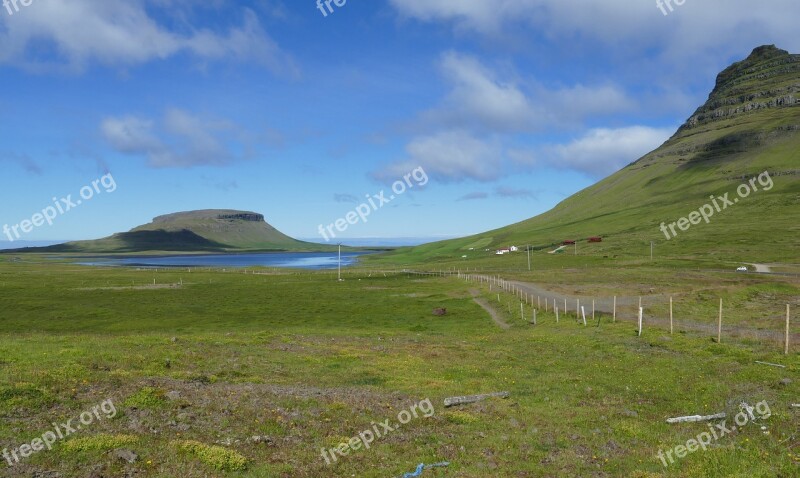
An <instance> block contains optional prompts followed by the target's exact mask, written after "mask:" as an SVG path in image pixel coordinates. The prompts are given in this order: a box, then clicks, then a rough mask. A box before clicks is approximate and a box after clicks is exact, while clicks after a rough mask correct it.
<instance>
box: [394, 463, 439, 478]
mask: <svg viewBox="0 0 800 478" xmlns="http://www.w3.org/2000/svg"><path fill="white" fill-rule="evenodd" d="M449 465H450V462H449V461H443V462H441V463H433V464H432V465H425V464H424V463H420V464H419V465H417V469H416V470H415V471H410V472H408V473H405V474H404V475H403V478H415V477H417V476H421V475H422V472H423V471H425V470H427V469H428V468H443V467H445V466H449Z"/></svg>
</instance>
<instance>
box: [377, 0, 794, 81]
mask: <svg viewBox="0 0 800 478" xmlns="http://www.w3.org/2000/svg"><path fill="white" fill-rule="evenodd" d="M389 2H390V4H392V5H393V6H394V7H395V9H396V10H397V11H398V12H399V13H400V14H401V15H402V16H404V17H407V18H413V19H417V20H420V21H425V22H446V23H448V24H452V25H454V26H455V27H456V28H457V30H459V31H461V32H469V33H472V32H478V33H479V34H482V35H486V36H500V35H504V34H509V32H517V31H518V30H515V29H514V27H522V28H525V27H527V28H530V27H534V28H535V29H536V31H537V32H539V33H540V34H542V35H544V36H546V37H547V38H548V39H549V40H551V41H554V42H558V41H560V40H562V41H567V40H568V39H569V40H571V41H576V40H580V39H583V40H587V41H592V42H600V43H601V44H604V45H608V46H611V47H614V49H615V50H616V51H617V54H618V55H620V54H621V55H625V52H635V54H634V56H636V57H638V55H639V54H641V53H649V54H651V56H652V53H653V52H656V54H657V55H659V54H660V55H661V58H662V60H665V61H667V62H668V63H669V64H670V65H672V66H682V67H683V68H688V69H689V71H693V70H691V66H687V65H698V66H702V67H708V68H712V69H716V68H717V67H718V64H717V63H718V62H719V61H720V59H724V58H726V57H730V56H734V55H741V53H742V51H749V50H751V49H752V48H753V47H755V46H757V45H760V44H765V43H766V44H772V43H775V44H777V45H778V46H779V47H781V48H785V49H789V50H799V49H800V36H798V35H797V18H798V17H800V2H797V1H796V0H770V1H769V2H766V3H764V4H763V5H759V8H753V2H752V0H727V1H726V2H724V4H721V3H720V2H709V1H705V0H687V2H686V3H685V4H684V5H683V6H675V8H674V11H673V12H672V13H669V15H667V16H664V14H663V13H662V12H661V10H659V8H658V7H657V6H656V2H654V1H650V2H648V1H644V2H632V1H631V0H602V1H597V0H469V1H464V0H389ZM673 5H674V2H673ZM510 34H513V33H510ZM703 60H709V61H706V62H704V61H703Z"/></svg>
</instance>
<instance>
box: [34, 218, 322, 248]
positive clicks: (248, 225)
mask: <svg viewBox="0 0 800 478" xmlns="http://www.w3.org/2000/svg"><path fill="white" fill-rule="evenodd" d="M331 249H332V246H327V245H322V244H313V243H310V242H302V241H298V240H297V239H293V238H291V237H289V236H287V235H286V234H283V233H282V232H280V231H279V230H277V229H275V228H274V227H272V226H271V225H270V224H269V223H267V222H266V220H265V219H264V216H263V215H262V214H258V213H255V212H251V211H237V210H230V209H205V210H200V211H187V212H178V213H174V214H166V215H163V216H158V217H156V218H155V219H153V221H152V222H151V223H149V224H144V225H142V226H138V227H135V228H133V229H131V230H130V231H128V232H122V233H117V234H114V235H112V236H110V237H106V238H104V239H98V240H94V241H76V242H68V243H66V244H60V245H57V246H51V247H45V248H37V249H35V251H36V252H91V253H121V252H150V251H168V252H243V251H327V250H331Z"/></svg>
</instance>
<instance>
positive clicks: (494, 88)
mask: <svg viewBox="0 0 800 478" xmlns="http://www.w3.org/2000/svg"><path fill="white" fill-rule="evenodd" d="M440 66H441V69H442V72H443V74H444V76H445V78H446V79H447V81H448V82H450V83H451V84H452V90H451V92H450V94H449V95H448V96H447V98H446V99H445V100H444V104H443V105H442V107H440V108H438V109H436V110H433V111H431V112H428V113H427V115H428V116H429V118H430V119H433V120H438V121H442V122H445V123H448V124H462V125H472V126H477V127H480V128H489V129H491V130H493V131H525V130H529V129H530V128H531V126H532V125H533V123H534V121H535V120H536V114H535V112H534V109H533V106H532V105H531V103H530V101H529V100H528V98H527V96H526V95H525V93H523V92H522V91H521V90H520V89H519V88H518V87H517V86H516V85H514V84H513V83H512V82H510V81H502V80H500V79H498V78H497V77H496V75H495V74H494V73H493V72H492V71H490V70H489V69H488V68H486V67H485V66H484V65H483V64H481V63H480V62H479V61H478V60H477V59H475V58H474V57H471V56H468V55H462V54H459V53H455V52H450V53H447V54H445V55H444V56H443V58H442V61H441V65H440Z"/></svg>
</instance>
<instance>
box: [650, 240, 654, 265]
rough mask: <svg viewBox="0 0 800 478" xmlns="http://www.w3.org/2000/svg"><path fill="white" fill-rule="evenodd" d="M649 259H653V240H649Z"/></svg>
mask: <svg viewBox="0 0 800 478" xmlns="http://www.w3.org/2000/svg"><path fill="white" fill-rule="evenodd" d="M650 260H651V261H652V260H653V241H650Z"/></svg>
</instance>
